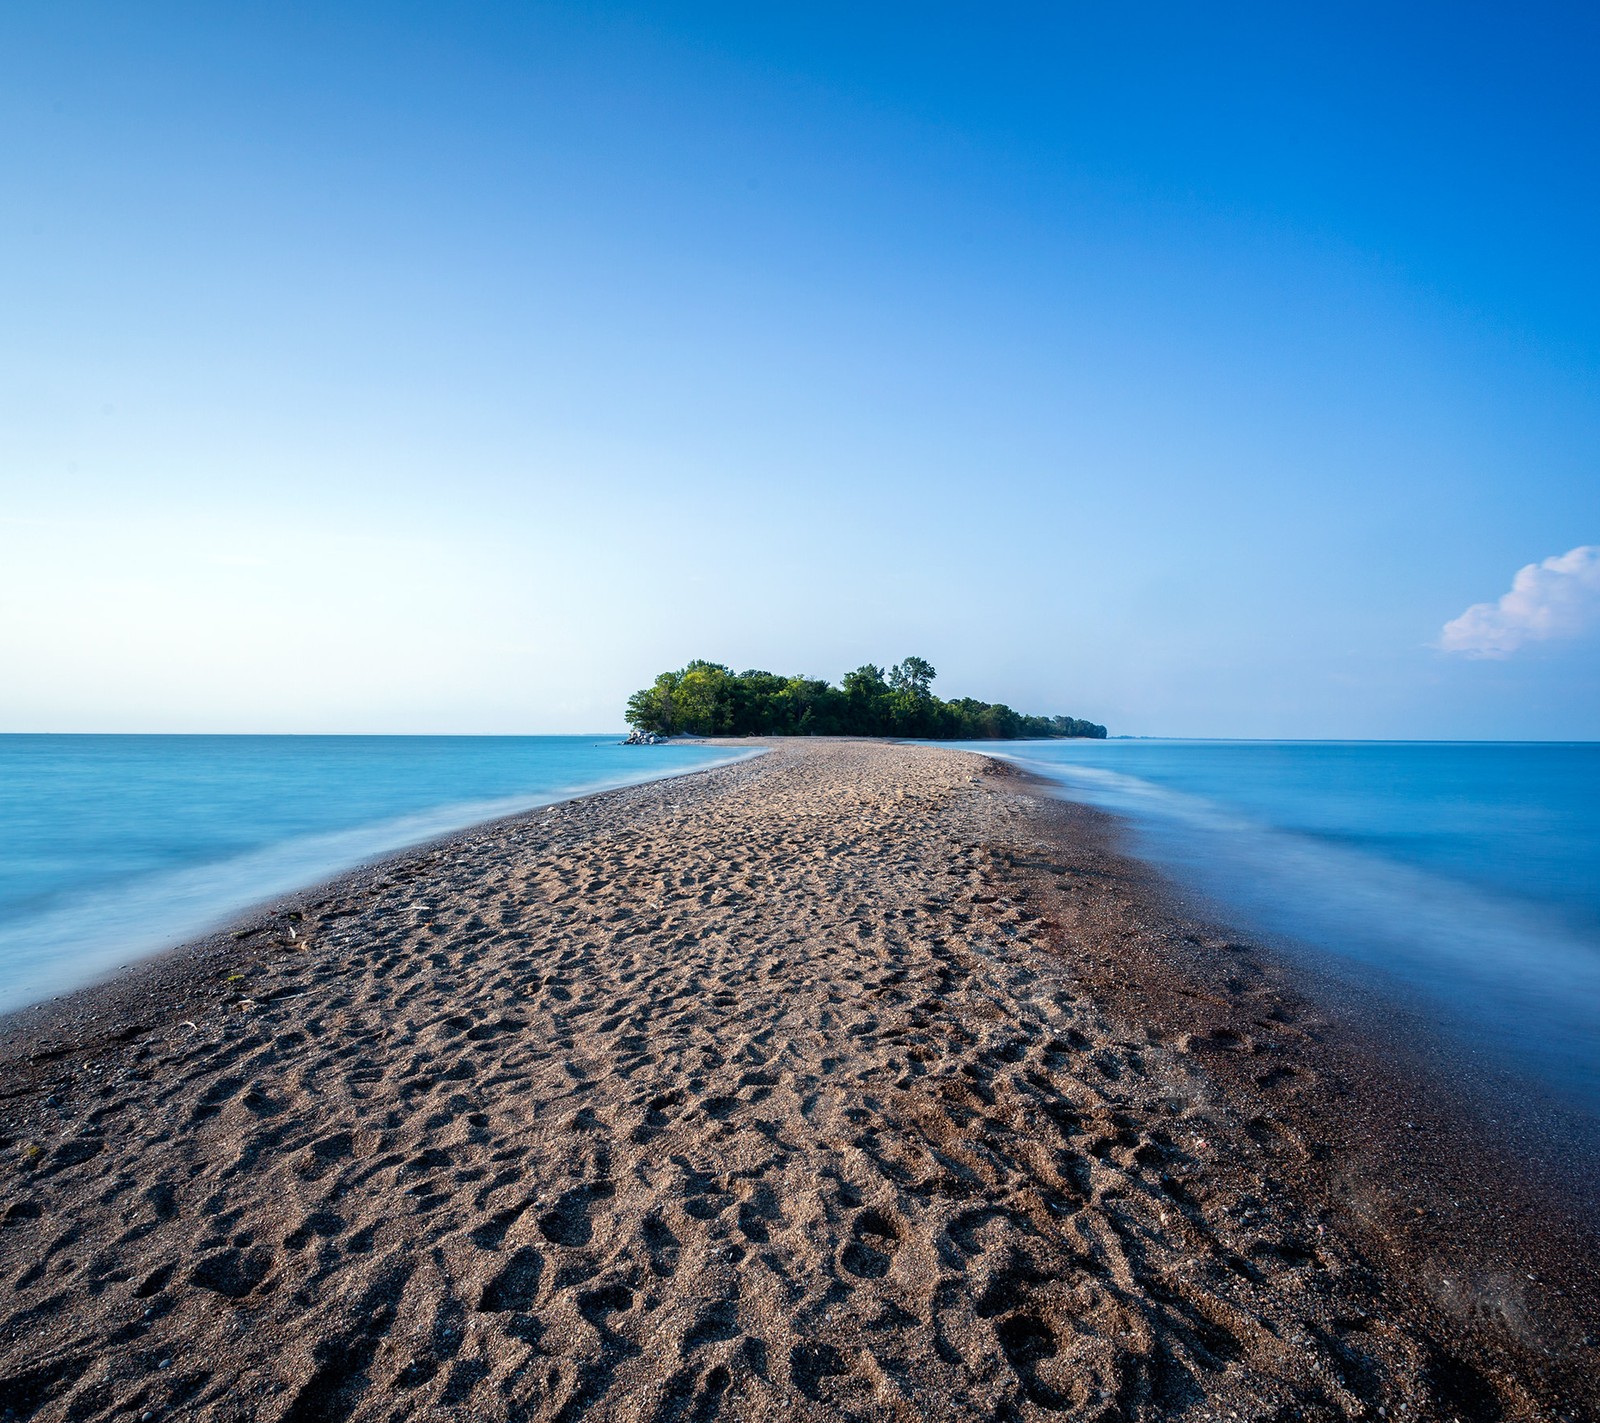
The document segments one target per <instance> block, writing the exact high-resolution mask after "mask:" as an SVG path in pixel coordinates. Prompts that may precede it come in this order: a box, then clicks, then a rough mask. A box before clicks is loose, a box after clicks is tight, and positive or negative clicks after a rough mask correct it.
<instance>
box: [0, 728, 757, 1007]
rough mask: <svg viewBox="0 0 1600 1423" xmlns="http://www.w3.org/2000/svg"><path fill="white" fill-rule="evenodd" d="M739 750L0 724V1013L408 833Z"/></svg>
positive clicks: (381, 849)
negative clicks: (22, 728)
mask: <svg viewBox="0 0 1600 1423" xmlns="http://www.w3.org/2000/svg"><path fill="white" fill-rule="evenodd" d="M742 754H747V753H739V752H729V751H728V750H727V749H726V748H718V747H710V746H693V745H669V746H642V747H641V746H619V745H617V744H616V738H614V737H613V738H610V739H607V738H604V737H598V736H516V737H493V736H420V737H407V736H0V1011H3V1010H6V1009H11V1008H16V1007H20V1006H21V1005H23V1004H26V1003H29V1002H33V1001H36V1000H38V999H41V998H45V997H48V996H50V995H51V994H55V993H59V992H61V991H63V990H64V989H67V988H72V987H76V986H78V985H79V984H82V983H84V982H87V981H88V980H90V979H93V978H95V977H97V976H99V975H101V974H103V973H105V972H107V971H108V970H111V969H114V968H116V967H118V966H119V965H121V964H125V963H127V962H129V961H130V960H132V959H135V958H138V957H140V956H142V955H145V954H148V953H151V952H153V951H155V950H157V949H161V948H165V947H168V946H170V945H172V944H175V943H180V942H182V941H183V940H185V939H190V938H194V937H196V936H197V935H199V934H202V933H204V932H205V931H207V930H208V929H211V928H213V927H215V926H217V925H218V924H220V923H222V922H224V921H225V920H227V919H228V918H229V917H231V916H233V915H235V914H237V913H238V912H239V911H241V910H243V909H245V908H247V907H249V906H250V905H252V904H256V903H259V902H261V901H262V900H265V899H270V898H273V897H276V896H279V895H282V894H286V893H288V892H290V891H291V890H295V889H298V888H301V887H303V886H305V885H308V884H312V883H315V882H316V881H317V880H319V879H324V878H326V877H328V876H329V875H332V874H335V873H337V872H338V871H340V870H343V869H347V868H350V867H351V866H354V865H357V864H360V863H361V862H362V861H365V860H370V859H373V858H375V857H377V856H380V855H384V854H387V853H389V852H392V851H395V850H399V849H402V848H403V847H405V846H407V845H412V844H417V843H418V842H420V841H423V840H427V839H430V838H432V837H434V836H437V835H442V834H445V833H447V832H449V831H451V830H456V829H459V828H461V827H462V826H466V825H471V824H474V823H475V822H478V821H482V820H488V819H491V818H493V817H495V816H499V815H509V814H512V813H513V812H515V811H519V810H525V809H527V808H529V807H530V806H535V805H543V804H549V803H550V802H552V801H557V800H564V799H566V798H568V797H570V796H574V795H581V794H584V793H586V792H590V791H597V790H603V789H606V788H608V787H612V786H621V785H628V784H631V783H634V782H638V781H645V780H651V779H654V778H656V777H659V776H663V775H673V774H677V773H679V772H682V771H690V770H695V769H697V768H699V767H703V766H710V765H715V764H717V763H719V762H725V761H729V760H735V759H738V757H739V756H740V755H742Z"/></svg>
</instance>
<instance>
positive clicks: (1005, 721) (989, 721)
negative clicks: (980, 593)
mask: <svg viewBox="0 0 1600 1423" xmlns="http://www.w3.org/2000/svg"><path fill="white" fill-rule="evenodd" d="M935 675H936V674H935V673H934V670H933V667H932V666H931V664H929V663H928V662H926V661H925V660H924V659H923V658H921V657H908V658H906V659H905V661H903V662H901V663H899V664H898V665H896V666H894V667H891V668H890V669H889V670H888V672H887V673H885V672H884V669H883V668H881V667H875V666H873V664H872V663H870V662H869V663H868V664H867V665H866V666H864V667H858V668H856V670H855V671H854V672H846V673H845V675H844V677H843V679H842V685H841V686H838V687H835V686H833V685H832V684H831V683H829V682H825V681H823V680H822V679H821V678H820V677H780V676H778V675H777V674H776V673H773V672H757V671H750V672H734V671H732V670H731V669H730V668H727V667H724V666H722V664H721V663H718V662H702V661H694V662H691V663H690V664H689V665H688V666H687V667H685V668H683V669H682V670H681V671H678V672H663V673H662V674H661V675H660V676H659V677H657V678H656V680H655V682H654V683H653V684H652V685H650V686H648V687H645V688H644V689H643V690H642V691H638V692H635V693H634V694H633V695H632V696H631V697H629V698H628V710H627V720H628V724H629V725H630V726H631V727H633V728H634V729H635V730H636V731H642V732H655V733H657V734H658V735H662V736H673V735H682V734H689V735H693V736H908V737H917V738H921V739H927V740H938V741H979V740H1006V741H1009V740H1019V739H1037V738H1043V737H1063V736H1087V737H1099V738H1104V736H1105V734H1106V729H1105V727H1103V726H1099V725H1096V724H1095V723H1094V722H1092V721H1082V720H1080V719H1079V718H1077V717H1073V716H1025V715H1023V714H1022V713H1021V712H1015V711H1012V710H1011V708H1010V707H1008V706H1006V705H1005V704H1004V703H1002V702H980V701H977V700H975V699H974V698H972V697H961V698H958V699H957V700H955V701H949V702H947V701H942V700H941V699H940V698H938V697H936V696H934V695H933V692H932V690H931V688H932V683H933V679H934V676H935Z"/></svg>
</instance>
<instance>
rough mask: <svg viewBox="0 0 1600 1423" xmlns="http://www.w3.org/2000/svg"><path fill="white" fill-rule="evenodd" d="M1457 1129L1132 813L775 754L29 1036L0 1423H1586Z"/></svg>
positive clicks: (1517, 1210)
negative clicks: (1121, 834) (1136, 836)
mask: <svg viewBox="0 0 1600 1423" xmlns="http://www.w3.org/2000/svg"><path fill="white" fill-rule="evenodd" d="M640 754H641V755H648V754H650V753H649V751H648V750H643V751H641V752H640ZM1453 1110H1454V1107H1453V1104H1452V1099H1451V1098H1450V1096H1449V1093H1448V1092H1446V1091H1444V1090H1443V1089H1441V1090H1440V1091H1439V1092H1437V1093H1435V1092H1432V1091H1431V1090H1430V1089H1429V1088H1428V1086H1427V1084H1426V1083H1419V1082H1418V1081H1416V1080H1414V1079H1412V1078H1410V1077H1406V1076H1403V1075H1399V1074H1398V1073H1397V1072H1396V1070H1395V1069H1394V1068H1393V1067H1392V1066H1391V1065H1389V1064H1386V1063H1385V1062H1384V1061H1383V1060H1382V1059H1381V1057H1378V1056H1374V1055H1373V1054H1371V1053H1368V1052H1366V1051H1365V1050H1364V1049H1363V1047H1362V1044H1361V1043H1360V1042H1359V1041H1358V1040H1356V1039H1355V1038H1354V1037H1352V1036H1350V1035H1348V1034H1344V1033H1342V1032H1341V1031H1340V1030H1339V1029H1338V1027H1337V1025H1335V1024H1333V1023H1331V1022H1329V1021H1328V1020H1327V1019H1326V1017H1325V1016H1324V1015H1323V1014H1322V1013H1321V1012H1320V1011H1319V1009H1318V1008H1317V1006H1316V1004H1315V1003H1314V1001H1313V1000H1312V999H1311V998H1310V997H1308V996H1307V995H1305V994H1304V993H1302V992H1300V991H1299V989H1298V988H1297V987H1296V984H1295V982H1294V980H1293V978H1292V975H1290V974H1289V973H1288V971H1287V970H1286V969H1284V967H1283V966H1282V965H1281V964H1278V963H1277V962H1276V961H1274V960H1273V959H1272V958H1271V956H1270V955H1267V954H1265V953H1264V952H1262V951H1259V950H1257V949H1255V948H1253V947H1252V946H1251V945H1250V944H1249V943H1248V942H1246V941H1244V940H1241V939H1239V938H1237V937H1234V936H1231V935H1228V934H1226V933H1225V932H1223V931H1219V930H1218V929H1216V927H1215V926H1211V925H1206V924H1201V923H1195V922H1191V921H1190V920H1189V919H1187V918H1186V917H1185V915H1184V913H1183V910H1182V907H1181V906H1179V905H1175V904H1173V903H1171V902H1169V901H1168V899H1167V898H1165V897H1164V892H1163V889H1162V886H1161V885H1160V883H1159V881H1158V880H1157V879H1156V878H1155V876H1154V875H1153V874H1150V873H1149V872H1147V871H1145V870H1144V869H1143V868H1142V867H1141V866H1139V865H1138V864H1137V863H1136V862H1133V861H1129V860H1127V859H1126V858H1124V857H1123V856H1121V855H1120V854H1119V853H1118V848H1117V845H1116V842H1115V829H1114V826H1113V825H1111V824H1110V823H1109V822H1107V821H1105V820H1104V818H1103V817H1100V816H1097V815H1096V814H1094V813H1093V812H1090V811H1087V810H1084V809H1081V808H1078V807H1072V806H1067V805H1063V804H1061V803H1058V802H1055V801H1053V800H1051V799H1050V798H1049V797H1048V796H1047V795H1046V794H1044V793H1043V791H1042V790H1041V788H1040V787H1038V786H1036V785H1035V784H1033V783H1031V782H1030V781H1029V780H1028V779H1027V778H1026V777H1024V776H1022V775H1021V774H1019V773H1018V772H1016V771H1015V770H1013V769H1011V768H1009V767H1007V766H1006V765H1004V764H1003V763H999V762H994V761H988V760H986V759H984V758H982V757H979V756H975V755H972V754H969V753H965V752H958V751H954V750H945V749H939V748H935V747H929V746H904V745H892V744H885V743H873V742H806V741H794V742H782V743H778V744H776V745H775V746H774V747H773V748H772V749H771V750H770V751H769V752H768V753H767V754H766V755H764V756H762V757H760V758H758V759H756V760H753V761H746V762H741V763H739V764H735V765H731V766H725V767H720V768H717V769H713V770H709V771H703V772H697V773H695V774H693V775H690V776H686V777H682V778H679V779H676V780H671V781H663V782H656V783H653V784H649V785H645V786H640V787H633V788H629V789H626V790H621V791H613V792H608V793H606V794H603V795H599V796H594V797H590V798H587V799H584V800H580V801H574V802H570V803H567V804H564V805H562V806H558V807H555V808H553V809H551V810H548V811H540V812H536V813H532V814H529V815H527V816H522V817H518V818H515V819H512V820H508V821H502V822H498V823H496V824H494V825H492V826H487V827H481V828H479V829H477V830H474V831H470V832H467V833H464V834H462V835H458V836H455V837H453V838H451V839H450V840H448V841H444V842H441V843H439V844H437V845H434V846H430V847H427V848H426V849H425V850H422V851H418V852H414V853H411V854H408V855H404V856H401V857H399V858H397V859H395V860H392V861H389V862H387V863H386V864H385V865H382V866H379V867H377V868H376V869H374V870H370V871H364V872H362V873H360V874H356V875H352V876H349V877H347V878H345V879H344V880H341V881H339V882H336V883H335V884H333V885H330V886H324V887H322V888H321V889H319V890H317V891H315V892H312V893H308V894H306V895H302V896H300V897H298V898H297V899H295V900H294V901H291V902H288V903H286V904H284V905H282V906H278V907H276V908H275V909H273V910H272V911H270V912H264V913H262V914H260V915H257V916H254V917H253V918H252V919H251V920H249V921H248V922H246V923H244V924H242V925H239V926H235V928H234V929H232V930H230V931H229V932H227V933H225V934H222V935H219V936H217V937H216V938H214V939H212V940H209V941H207V942H206V943H205V944H203V945H199V946H194V947H192V948H190V949H188V950H184V951H181V952H178V953H174V954H172V955H168V956H165V957H164V958H162V959H161V960H159V961H156V962H154V963H151V964H149V965H146V966H144V967H142V968H140V969H138V970H136V971H134V972H132V973H130V974H128V975H126V976H125V977H124V978H122V979H120V980H117V981H115V982H113V983H110V984H107V985H102V986H100V987H97V988H95V989H92V990H87V991H85V992H84V993H81V994H79V995H76V996H75V997H73V998H72V999H70V1000H66V1001H63V1002H62V1003H60V1004H57V1005H54V1006H53V1007H52V1008H51V1009H50V1010H48V1011H46V1012H36V1013H24V1014H20V1015H17V1016H16V1017H15V1018H13V1019H11V1020H9V1022H8V1023H7V1024H6V1025H5V1029H4V1034H3V1037H0V1121H3V1126H0V1138H3V1139H0V1150H3V1155H4V1160H5V1162H6V1182H5V1189H4V1206H3V1212H0V1213H3V1229H0V1294H3V1304H0V1418H15V1419H35V1418H36V1419H40V1420H68V1419H71V1420H86V1419H99V1418H113V1417H115V1418H131V1419H140V1418H149V1419H160V1418H169V1417H176V1416H184V1417H187V1416H194V1417H204V1418H215V1419H242V1420H244V1419H248V1420H256V1419H261V1420H267V1419H270V1420H283V1421H284V1423H306V1421H307V1420H316V1419H330V1420H331V1419H344V1418H359V1419H378V1418H384V1419H396V1420H398V1419H497V1418H508V1419H509V1418H530V1419H550V1420H572V1419H579V1418H594V1419H613V1418H614V1419H628V1420H633V1419H638V1420H669V1419H684V1420H689V1419H709V1418H713V1417H721V1418H724V1419H745V1418H750V1419H768V1418H771V1419H781V1418H791V1417H805V1418H818V1419H822V1418H857V1419H906V1420H911V1419H922V1418H963V1419H964V1418H982V1419H1033V1418H1043V1417H1046V1416H1065V1417H1072V1418H1084V1419H1104V1420H1115V1419H1124V1418H1145V1419H1157V1418H1184V1417H1192V1418H1196V1419H1200V1418H1206V1419H1229V1418H1238V1419H1266V1418H1274V1419H1284V1420H1288V1419H1300V1418H1310V1419H1323V1418H1326V1419H1335V1418H1340V1419H1342V1418H1351V1419H1356V1418H1378V1417H1387V1418H1389V1419H1396V1418H1429V1419H1433V1418H1437V1419H1441V1420H1442V1419H1452V1418H1456V1419H1462V1420H1469V1419H1470V1420H1479V1419H1498V1418H1505V1419H1547V1418H1548V1419H1558V1418H1572V1419H1576V1418H1585V1417H1595V1416H1600V1385H1597V1384H1596V1382H1595V1379H1596V1376H1597V1375H1600V1349H1597V1347H1596V1345H1597V1343H1600V1340H1597V1339H1596V1337H1595V1334H1596V1332H1600V1323H1597V1320H1600V1309H1597V1300H1600V1290H1597V1283H1596V1275H1595V1271H1594V1268H1593V1265H1592V1263H1591V1262H1592V1261H1593V1260H1594V1259H1596V1258H1597V1256H1600V1251H1597V1243H1600V1242H1597V1241H1596V1239H1595V1236H1594V1233H1593V1228H1592V1225H1591V1224H1590V1223H1589V1218H1586V1217H1585V1216H1584V1214H1583V1211H1582V1204H1581V1193H1574V1195H1573V1196H1572V1197H1570V1198H1563V1197H1562V1195H1561V1194H1560V1193H1559V1191H1553V1190H1552V1189H1551V1186H1550V1182H1549V1181H1548V1180H1546V1179H1544V1178H1540V1179H1537V1180H1536V1179H1533V1177H1532V1176H1530V1175H1529V1174H1528V1173H1526V1172H1524V1171H1522V1170H1520V1168H1519V1164H1518V1151H1517V1142H1516V1139H1515V1134H1514V1133H1500V1134H1498V1135H1497V1134H1496V1133H1495V1132H1493V1131H1488V1130H1484V1131H1481V1132H1479V1130H1478V1129H1477V1128H1475V1127H1473V1126H1471V1125H1470V1124H1466V1123H1463V1122H1460V1121H1458V1120H1456V1119H1455V1118H1454V1117H1453V1116H1452V1115H1451V1113H1452V1111H1453Z"/></svg>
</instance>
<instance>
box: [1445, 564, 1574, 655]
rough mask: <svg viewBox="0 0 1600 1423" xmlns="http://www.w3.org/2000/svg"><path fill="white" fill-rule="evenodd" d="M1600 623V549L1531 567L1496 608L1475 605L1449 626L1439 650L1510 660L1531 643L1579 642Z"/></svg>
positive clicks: (1527, 568)
mask: <svg viewBox="0 0 1600 1423" xmlns="http://www.w3.org/2000/svg"><path fill="white" fill-rule="evenodd" d="M1596 624H1600V546H1597V545H1595V544H1584V545H1582V546H1581V547H1579V548H1575V549H1573V550H1572V552H1571V553H1563V554H1559V555H1557V556H1555V557H1552V558H1547V559H1545V561H1544V562H1543V563H1530V564H1529V565H1528V566H1527V567H1526V568H1523V569H1520V570H1518V573H1517V576H1516V577H1515V578H1513V579H1512V580H1511V591H1510V592H1509V593H1505V594H1503V595H1502V596H1501V598H1500V600H1499V602H1496V603H1474V604H1473V605H1472V606H1471V607H1470V608H1468V609H1467V610H1466V612H1464V613H1462V615H1461V616H1460V617H1459V618H1454V619H1452V620H1451V621H1450V622H1447V623H1446V624H1445V625H1444V630H1443V631H1442V632H1441V633H1440V634H1439V647H1440V649H1441V650H1443V651H1445V652H1459V653H1461V654H1462V655H1463V656H1465V657H1509V656H1511V654H1512V653H1513V652H1515V651H1516V650H1517V649H1518V648H1519V647H1521V646H1522V644H1523V643H1525V642H1542V641H1544V640H1545V639H1547V638H1552V637H1575V636H1577V635H1578V634H1579V633H1581V632H1583V631H1585V630H1586V629H1587V628H1590V627H1592V626H1595V625H1596Z"/></svg>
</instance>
